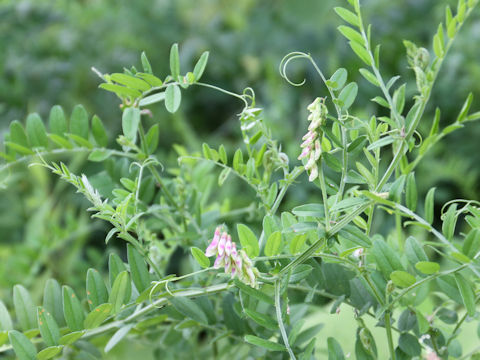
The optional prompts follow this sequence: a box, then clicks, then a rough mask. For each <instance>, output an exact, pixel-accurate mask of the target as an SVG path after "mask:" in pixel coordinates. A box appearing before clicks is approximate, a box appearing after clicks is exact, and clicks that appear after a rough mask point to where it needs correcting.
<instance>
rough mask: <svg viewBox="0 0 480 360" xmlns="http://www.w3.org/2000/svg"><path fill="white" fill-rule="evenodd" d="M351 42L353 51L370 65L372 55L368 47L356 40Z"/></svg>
mask: <svg viewBox="0 0 480 360" xmlns="http://www.w3.org/2000/svg"><path fill="white" fill-rule="evenodd" d="M349 44H350V47H351V48H352V50H353V52H354V53H355V54H356V55H357V56H358V57H359V58H360V60H362V61H363V62H364V63H365V64H366V65H368V66H370V64H371V61H370V55H369V52H368V51H367V49H365V47H364V46H363V45H362V44H359V43H358V42H355V41H350V42H349Z"/></svg>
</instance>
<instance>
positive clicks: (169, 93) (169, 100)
mask: <svg viewBox="0 0 480 360" xmlns="http://www.w3.org/2000/svg"><path fill="white" fill-rule="evenodd" d="M181 101H182V93H181V91H180V88H179V87H178V86H177V85H175V84H170V85H168V86H167V89H166V90H165V108H166V109H167V111H168V112H170V113H172V114H173V113H174V112H176V111H177V110H178V108H179V107H180V102H181Z"/></svg>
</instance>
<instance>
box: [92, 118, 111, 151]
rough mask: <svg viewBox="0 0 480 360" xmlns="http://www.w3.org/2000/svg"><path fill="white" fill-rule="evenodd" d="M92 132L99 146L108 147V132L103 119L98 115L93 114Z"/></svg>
mask: <svg viewBox="0 0 480 360" xmlns="http://www.w3.org/2000/svg"><path fill="white" fill-rule="evenodd" d="M92 134H93V138H94V139H95V142H96V143H97V144H98V146H101V147H106V146H107V145H108V135H107V132H106V131H105V127H104V126H103V123H102V120H101V119H100V118H99V117H98V116H97V115H93V118H92Z"/></svg>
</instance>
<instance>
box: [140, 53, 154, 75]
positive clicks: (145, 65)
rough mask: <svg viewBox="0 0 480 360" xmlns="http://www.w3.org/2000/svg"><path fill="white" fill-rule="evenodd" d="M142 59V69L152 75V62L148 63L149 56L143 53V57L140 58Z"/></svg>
mask: <svg viewBox="0 0 480 360" xmlns="http://www.w3.org/2000/svg"><path fill="white" fill-rule="evenodd" d="M140 59H141V61H142V67H143V71H145V72H146V73H148V74H152V73H153V71H152V65H150V61H148V57H147V54H145V51H142V55H141V56H140Z"/></svg>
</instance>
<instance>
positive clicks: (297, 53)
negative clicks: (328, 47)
mask: <svg viewBox="0 0 480 360" xmlns="http://www.w3.org/2000/svg"><path fill="white" fill-rule="evenodd" d="M295 59H307V60H309V61H312V58H311V57H310V55H308V54H305V53H303V52H300V51H294V52H291V53H289V54H287V55H285V56H284V57H283V59H282V61H280V65H279V68H278V70H279V71H280V76H281V77H283V78H284V79H285V80H286V81H287V82H288V83H289V84H290V85H293V86H302V85H304V84H305V82H306V79H303V81H301V82H294V81H292V80H290V79H289V78H288V76H287V67H288V64H289V63H290V61H292V60H295Z"/></svg>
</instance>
